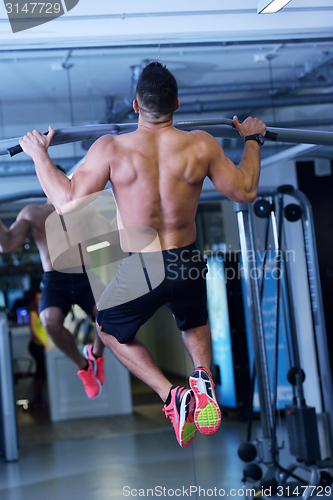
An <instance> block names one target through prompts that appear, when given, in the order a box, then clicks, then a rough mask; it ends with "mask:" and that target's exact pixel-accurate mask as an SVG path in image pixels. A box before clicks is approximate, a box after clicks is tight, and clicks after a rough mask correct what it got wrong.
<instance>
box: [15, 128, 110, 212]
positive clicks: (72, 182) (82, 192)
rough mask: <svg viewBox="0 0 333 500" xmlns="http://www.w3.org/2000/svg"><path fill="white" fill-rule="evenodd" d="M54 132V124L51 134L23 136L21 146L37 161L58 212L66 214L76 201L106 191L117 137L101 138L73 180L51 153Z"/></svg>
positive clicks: (43, 181) (37, 168)
mask: <svg viewBox="0 0 333 500" xmlns="http://www.w3.org/2000/svg"><path fill="white" fill-rule="evenodd" d="M54 134H55V131H54V130H53V128H52V127H49V133H48V135H43V134H41V133H40V132H39V131H38V130H34V131H33V132H28V133H27V135H25V136H24V137H23V138H22V139H20V145H21V147H22V149H23V151H24V152H25V153H26V154H27V155H28V156H30V157H31V158H32V160H33V161H34V163H35V167H36V174H37V177H38V179H39V182H40V184H41V186H42V188H43V190H44V192H45V194H46V196H47V197H48V198H49V200H50V201H51V202H52V204H53V206H54V207H55V209H56V210H57V212H58V213H59V214H63V213H64V211H65V212H67V211H69V207H71V206H72V208H73V209H74V208H75V203H74V204H73V202H76V201H79V200H81V199H82V198H84V197H85V196H87V195H93V194H95V193H99V192H101V191H103V189H104V187H105V185H106V183H107V182H108V180H110V166H109V154H110V152H109V151H108V149H109V146H110V142H111V141H112V139H113V137H112V136H104V137H101V138H100V139H98V140H97V141H96V142H95V143H94V144H93V145H92V146H91V148H90V150H89V151H88V153H87V156H86V158H85V161H84V163H82V164H81V165H80V166H79V167H78V168H77V169H76V170H75V172H74V174H73V176H72V178H71V179H69V178H68V177H67V176H66V175H65V174H64V173H63V172H61V171H60V170H58V169H57V167H56V166H55V165H54V163H53V161H52V160H51V158H50V156H49V154H48V147H49V145H50V143H51V141H52V139H53V137H54ZM73 205H74V206H73ZM66 206H67V207H66Z"/></svg>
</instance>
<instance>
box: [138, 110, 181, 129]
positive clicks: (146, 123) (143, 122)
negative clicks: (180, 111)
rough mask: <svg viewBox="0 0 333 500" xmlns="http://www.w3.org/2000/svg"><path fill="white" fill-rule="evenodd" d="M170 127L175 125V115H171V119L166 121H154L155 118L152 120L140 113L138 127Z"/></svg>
mask: <svg viewBox="0 0 333 500" xmlns="http://www.w3.org/2000/svg"><path fill="white" fill-rule="evenodd" d="M168 127H173V117H171V118H170V119H166V120H165V121H163V120H162V121H153V119H152V120H150V119H148V118H146V117H144V116H143V115H142V114H141V113H139V121H138V128H141V129H144V128H145V129H149V130H160V129H165V128H168Z"/></svg>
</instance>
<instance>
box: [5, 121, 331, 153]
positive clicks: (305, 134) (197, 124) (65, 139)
mask: <svg viewBox="0 0 333 500" xmlns="http://www.w3.org/2000/svg"><path fill="white" fill-rule="evenodd" d="M175 127H176V128H178V129H180V130H193V129H196V130H204V131H206V132H208V133H210V134H211V135H213V136H215V137H230V138H234V139H240V135H239V133H238V131H237V130H236V129H234V128H233V127H232V120H230V119H229V118H222V119H219V120H197V121H183V122H181V121H179V122H175ZM136 128H137V123H121V124H104V125H103V124H102V125H85V126H82V127H68V128H61V129H57V130H56V135H55V137H54V138H53V140H52V143H51V146H57V145H59V144H67V143H70V142H76V141H83V140H88V139H97V138H98V137H101V136H102V135H106V134H125V133H128V132H133V131H134V130H136ZM267 131H268V132H271V133H272V134H273V135H274V134H277V137H276V141H277V142H287V143H292V144H295V143H302V144H320V145H323V146H333V132H321V131H314V130H297V129H284V128H276V127H267ZM19 139H20V138H19V137H15V138H13V139H6V140H4V141H0V155H6V154H8V149H9V148H12V147H15V146H17V145H18V143H19Z"/></svg>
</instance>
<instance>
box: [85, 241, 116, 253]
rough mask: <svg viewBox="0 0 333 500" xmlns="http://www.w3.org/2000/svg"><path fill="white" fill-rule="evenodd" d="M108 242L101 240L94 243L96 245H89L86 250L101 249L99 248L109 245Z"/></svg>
mask: <svg viewBox="0 0 333 500" xmlns="http://www.w3.org/2000/svg"><path fill="white" fill-rule="evenodd" d="M109 246H110V243H109V242H108V241H101V242H100V243H96V245H90V246H89V247H87V252H95V251H96V250H101V248H106V247H109Z"/></svg>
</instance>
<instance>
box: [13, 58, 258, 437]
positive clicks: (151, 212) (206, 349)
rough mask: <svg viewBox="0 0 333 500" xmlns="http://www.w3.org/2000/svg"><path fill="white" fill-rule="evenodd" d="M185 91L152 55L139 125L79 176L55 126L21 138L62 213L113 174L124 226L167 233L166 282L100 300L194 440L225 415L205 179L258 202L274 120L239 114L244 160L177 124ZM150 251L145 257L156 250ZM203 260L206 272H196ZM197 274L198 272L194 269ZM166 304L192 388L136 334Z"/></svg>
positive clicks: (119, 350) (109, 143) (110, 327)
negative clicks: (209, 304)
mask: <svg viewBox="0 0 333 500" xmlns="http://www.w3.org/2000/svg"><path fill="white" fill-rule="evenodd" d="M177 95H178V91H177V83H176V80H175V78H174V77H173V75H172V74H171V73H170V72H169V71H168V70H167V69H166V68H165V67H163V66H162V65H160V64H159V63H151V64H150V65H148V66H147V67H146V68H145V69H144V70H143V72H142V74H141V76H140V78H139V80H138V84H137V89H136V99H135V100H134V101H133V108H134V111H135V112H136V113H138V114H139V121H138V129H137V130H136V131H134V132H131V133H128V134H124V135H120V136H113V135H110V136H104V137H101V138H100V139H99V140H97V141H96V142H95V143H94V144H93V145H92V147H91V148H90V150H89V152H88V154H87V156H86V159H85V162H84V163H83V164H82V165H80V166H79V167H78V169H77V170H76V171H75V173H74V175H73V177H72V179H71V180H70V179H68V178H67V177H66V176H64V175H63V174H62V173H61V172H59V171H58V170H57V169H56V168H55V166H54V164H53V163H52V161H51V159H50V157H49V156H48V153H47V149H48V146H49V144H50V142H51V141H52V138H53V136H54V130H53V129H52V128H51V127H50V128H49V134H48V135H47V136H44V135H42V134H40V132H38V131H36V130H34V131H33V132H28V134H27V135H26V136H24V137H23V138H22V139H21V140H20V144H21V147H22V148H23V150H24V151H25V152H26V153H27V154H28V155H29V156H31V157H32V159H33V160H34V162H35V166H36V172H37V175H38V178H39V180H40V183H41V185H42V187H43V189H44V191H45V193H46V194H47V196H48V197H49V198H50V199H51V200H52V203H53V204H54V206H55V207H56V210H57V212H58V213H61V212H62V210H63V208H64V207H65V206H66V205H68V204H69V203H71V202H73V201H74V200H78V199H80V198H81V197H84V196H86V195H87V194H90V193H94V192H98V191H101V190H102V189H103V187H104V186H105V184H106V183H107V181H109V180H110V181H111V183H112V186H113V190H114V196H115V199H116V202H117V206H118V209H119V212H120V216H121V220H122V223H123V225H124V228H125V229H126V227H133V226H137V227H140V226H145V227H150V228H154V229H155V230H156V232H157V233H158V236H159V242H160V245H161V249H162V252H161V253H162V256H163V262H164V266H165V278H164V280H163V282H162V283H161V284H160V285H159V286H157V287H156V288H155V289H153V290H151V289H150V291H149V292H148V293H146V294H145V295H143V296H142V297H139V298H137V299H135V300H132V301H129V302H127V303H125V304H120V305H117V306H115V307H110V308H106V309H104V310H100V304H99V306H98V309H99V312H98V315H97V322H98V324H99V335H100V337H101V339H102V341H103V342H104V344H105V345H106V346H108V347H109V348H110V349H111V350H112V351H113V353H114V354H115V355H116V356H117V358H118V359H119V360H120V361H121V362H122V363H123V364H124V365H125V366H126V367H127V368H128V369H129V370H130V371H132V373H134V374H135V375H136V376H137V377H139V378H141V379H142V380H143V381H144V382H145V383H147V384H148V385H149V386H150V387H151V388H153V389H154V390H155V391H156V392H157V393H158V394H159V395H160V397H161V399H162V400H163V401H164V402H165V405H164V411H165V413H166V416H167V417H170V419H171V421H172V423H173V426H174V429H175V432H176V437H177V440H178V442H179V444H180V446H182V447H184V446H187V445H188V444H189V443H190V442H191V441H192V440H193V439H194V437H195V434H196V431H197V430H199V431H200V432H201V433H202V434H212V433H213V432H215V431H216V430H217V428H218V426H219V424H220V419H221V414H220V410H219V407H218V405H217V402H216V399H215V395H214V384H213V381H212V379H211V374H210V362H211V336H210V329H209V326H208V323H207V311H206V287H205V279H204V277H205V272H206V269H205V263H204V261H203V259H202V257H201V259H198V258H197V254H198V252H197V251H196V252H195V245H194V241H195V239H196V227H195V214H196V210H197V207H198V202H199V196H200V192H201V188H202V184H203V181H204V179H205V177H206V176H208V177H209V178H210V179H211V180H212V182H213V184H214V186H215V187H216V188H217V189H218V191H220V192H221V193H223V194H224V195H226V196H227V197H228V198H230V199H231V200H234V201H237V202H239V203H250V202H252V201H253V200H254V199H255V197H256V194H257V189H258V181H259V172H260V144H259V142H260V139H262V137H258V135H257V134H261V135H262V136H263V135H265V133H266V126H265V125H264V124H263V123H262V122H261V121H259V120H258V119H256V118H254V119H253V118H247V119H246V120H245V121H244V122H243V123H242V124H240V123H239V121H238V119H237V117H234V119H233V123H234V125H235V127H236V128H237V129H238V131H239V133H240V135H241V136H243V137H245V138H246V137H247V140H246V141H245V145H244V153H243V157H242V160H241V163H240V165H239V168H237V167H236V166H235V165H234V163H233V162H232V161H231V160H230V159H228V158H227V157H226V156H225V154H224V152H223V149H222V148H221V146H220V144H219V143H218V141H216V140H215V139H214V138H213V137H212V136H210V135H209V134H207V133H205V132H202V131H192V132H184V131H180V130H177V129H176V128H174V126H173V113H174V111H176V110H177V109H178V107H179V99H178V97H177ZM249 136H251V137H249ZM253 136H254V137H253ZM258 141H259V142H258ZM153 253H154V252H152V253H151V255H152V254H153ZM140 255H141V256H143V258H145V255H146V254H145V253H144V252H142V254H140ZM194 255H195V258H194ZM125 261H126V259H125ZM170 264H172V267H171V266H170ZM125 267H126V265H125ZM184 267H185V271H184V272H185V275H184V273H183V270H184ZM193 269H194V270H195V271H198V272H194V273H192V271H193ZM171 271H172V273H171ZM180 271H182V272H180ZM171 274H172V276H171ZM175 274H176V277H175ZM193 275H196V277H197V279H196V280H195V279H188V278H191V277H192V276H193ZM147 282H148V280H147ZM193 289H194V292H193ZM102 298H103V297H102ZM101 302H102V299H101ZM163 304H167V305H168V307H169V308H170V309H171V311H172V312H173V314H174V317H175V319H176V322H177V325H178V327H179V328H180V329H181V330H182V338H183V341H184V344H185V346H186V348H187V349H188V351H189V353H190V355H191V357H192V360H193V363H194V367H195V370H194V372H193V373H192V375H191V376H190V380H189V383H190V389H185V388H182V387H174V386H171V383H170V382H169V381H168V380H167V379H166V378H165V376H164V375H163V374H162V372H161V371H160V370H159V368H158V367H157V366H156V364H155V362H154V360H153V358H152V356H151V354H150V352H149V351H148V350H147V348H146V347H145V346H144V345H143V344H142V343H141V342H140V341H139V340H138V339H136V338H135V334H136V332H137V330H138V328H139V326H140V325H141V324H143V323H144V322H145V321H146V320H147V319H148V318H149V317H150V316H151V315H152V314H153V313H154V312H155V310H156V309H157V308H158V307H160V306H161V305H163Z"/></svg>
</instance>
